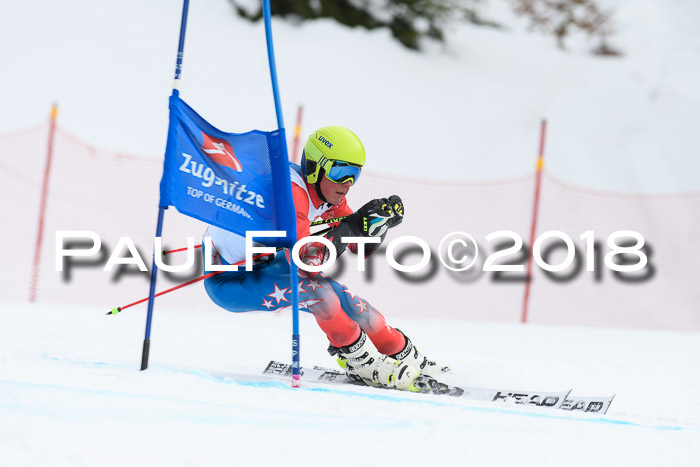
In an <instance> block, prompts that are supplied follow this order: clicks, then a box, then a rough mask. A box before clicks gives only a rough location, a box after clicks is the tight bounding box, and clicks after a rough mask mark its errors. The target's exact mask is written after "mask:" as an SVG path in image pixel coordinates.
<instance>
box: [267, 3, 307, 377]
mask: <svg viewBox="0 0 700 467" xmlns="http://www.w3.org/2000/svg"><path fill="white" fill-rule="evenodd" d="M263 19H264V21H265V38H266V39H267V59H268V61H269V63H270V78H271V79H272V94H273V95H274V98H275V111H276V113H277V127H278V128H280V129H281V130H284V119H283V118H282V105H281V103H280V92H279V86H278V84H277V67H276V66H275V49H274V47H273V45H272V21H271V20H270V0H263ZM282 148H283V149H282V150H283V151H284V160H289V155H288V154H287V144H286V141H285V144H283V145H282ZM289 263H290V264H289V274H290V277H291V287H292V386H294V387H298V386H299V376H300V370H301V366H300V364H299V276H298V275H297V266H296V264H295V263H294V260H293V259H291V257H290V260H289Z"/></svg>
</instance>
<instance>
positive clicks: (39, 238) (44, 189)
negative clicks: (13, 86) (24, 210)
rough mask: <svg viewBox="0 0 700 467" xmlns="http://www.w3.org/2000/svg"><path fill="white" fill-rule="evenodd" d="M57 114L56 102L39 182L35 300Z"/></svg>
mask: <svg viewBox="0 0 700 467" xmlns="http://www.w3.org/2000/svg"><path fill="white" fill-rule="evenodd" d="M57 116H58V104H53V105H52V106H51V119H50V120H49V144H48V147H47V150H46V165H45V166H44V181H43V183H42V184H41V204H40V206H39V227H38V229H37V233H36V244H35V245H34V263H33V264H32V278H31V282H30V284H29V301H30V302H34V301H36V290H37V285H38V282H39V263H40V260H41V246H42V241H43V238H44V218H45V217H46V199H47V198H48V195H49V179H50V176H51V159H52V158H53V140H54V135H55V134H56V117H57Z"/></svg>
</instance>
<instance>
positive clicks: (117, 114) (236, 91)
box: [0, 0, 700, 192]
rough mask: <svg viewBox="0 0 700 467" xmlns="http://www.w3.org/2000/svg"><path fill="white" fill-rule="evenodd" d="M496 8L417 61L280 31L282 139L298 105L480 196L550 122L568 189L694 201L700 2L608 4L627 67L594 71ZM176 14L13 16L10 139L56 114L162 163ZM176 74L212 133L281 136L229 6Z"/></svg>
mask: <svg viewBox="0 0 700 467" xmlns="http://www.w3.org/2000/svg"><path fill="white" fill-rule="evenodd" d="M491 3H492V4H494V6H493V8H492V10H493V11H492V12H490V16H491V17H493V18H494V19H496V20H499V21H502V22H503V23H504V24H505V25H506V28H505V29H504V30H494V29H489V28H477V27H473V26H469V25H464V26H454V27H452V28H451V30H450V31H448V34H447V43H446V45H445V46H444V47H443V46H440V45H437V44H434V43H432V44H431V43H428V44H427V46H426V49H427V50H426V52H425V53H416V52H412V51H409V50H407V49H405V48H403V47H402V46H401V45H400V44H398V43H397V42H396V41H394V40H392V39H390V37H389V32H388V31H385V30H377V31H365V30H363V29H350V28H345V27H340V26H338V25H336V24H334V23H333V22H331V21H329V20H319V21H314V22H309V23H304V24H302V25H294V24H290V23H287V22H284V21H277V20H274V21H273V29H274V36H275V41H276V42H275V47H276V55H277V64H278V72H279V79H280V91H281V97H282V103H283V108H284V116H285V120H286V126H287V128H288V129H293V128H294V123H295V122H294V119H295V116H296V109H297V106H298V105H299V104H303V105H304V109H305V110H304V122H303V125H304V132H305V133H307V132H309V131H311V130H312V129H313V128H318V127H320V126H325V125H328V124H341V125H345V126H347V127H349V128H352V129H353V130H354V131H355V132H356V133H357V134H358V135H360V137H361V138H362V139H363V142H364V143H365V146H366V148H367V151H368V161H369V168H370V169H372V170H376V171H379V172H384V173H387V172H391V173H395V174H400V175H420V176H424V177H430V178H438V179H445V178H450V179H458V180H483V179H494V178H503V177H510V176H519V175H524V174H530V173H532V172H533V171H534V160H535V157H536V152H537V144H538V137H539V123H540V120H541V119H542V118H547V119H548V121H549V123H550V128H549V136H548V143H547V149H546V159H547V167H548V170H550V171H551V173H553V174H554V175H557V176H559V177H560V178H563V179H564V180H567V181H569V182H572V183H576V184H579V185H583V186H587V187H591V188H599V189H606V190H614V191H632V192H677V191H684V190H700V177H698V176H697V174H698V173H700V144H698V142H697V137H696V128H697V125H698V123H699V122H700V91H699V89H700V88H699V87H698V86H697V83H698V82H700V35H699V34H698V33H697V18H700V2H697V1H696V0H617V1H612V0H609V1H606V2H605V3H606V4H607V5H610V6H612V7H613V8H614V9H615V11H616V16H615V25H616V29H617V33H616V35H615V36H614V38H613V43H614V44H615V45H616V46H618V47H619V48H620V49H622V50H623V51H624V52H625V56H624V57H623V58H601V57H595V56H592V55H590V54H589V53H588V49H590V48H592V47H593V46H594V45H595V44H594V43H590V42H585V41H582V40H578V41H573V42H572V43H571V49H572V50H571V51H570V52H569V53H566V52H562V51H560V50H558V49H557V48H556V47H555V46H554V40H553V39H552V38H550V37H545V36H542V35H537V34H532V33H528V32H527V31H526V30H525V29H526V28H525V27H524V24H525V23H524V22H523V21H522V20H516V19H513V18H511V17H510V16H509V15H508V14H507V13H506V12H505V11H506V10H507V8H505V7H504V5H503V4H502V2H496V1H492V2H491ZM180 11H181V2H179V1H175V0H151V1H149V2H142V1H138V0H124V1H121V2H94V1H89V0H66V1H62V2H52V1H48V0H41V1H32V2H5V4H4V5H3V13H2V15H0V55H1V56H2V57H3V63H4V68H3V69H4V72H3V76H2V78H1V79H2V86H3V89H4V90H5V92H3V93H2V94H0V108H2V109H3V112H2V113H0V132H5V131H9V130H14V129H19V128H23V127H26V126H28V125H31V124H34V123H35V122H37V121H38V120H40V119H41V118H42V117H43V116H44V115H47V114H48V110H49V107H50V103H51V102H53V101H58V102H59V104H60V117H59V122H60V124H61V125H62V126H64V127H65V128H67V129H69V130H71V131H72V132H73V133H76V134H78V135H80V136H81V137H82V138H84V139H87V140H89V141H91V142H93V143H94V144H97V145H100V146H104V147H107V148H110V149H112V150H116V151H119V152H130V153H139V154H150V155H153V156H154V157H159V156H160V155H162V153H163V149H164V145H165V136H166V131H167V118H168V113H167V96H168V94H169V92H170V88H171V85H172V81H171V80H172V74H173V69H174V61H175V55H176V53H175V52H176V50H177V48H176V45H177V37H178V32H179V24H180V20H179V16H180ZM183 66H184V68H183V82H182V87H181V91H182V97H183V98H184V99H185V100H186V101H187V102H188V103H190V104H191V105H192V106H193V107H194V108H195V109H197V110H198V111H199V112H200V113H201V114H202V115H204V116H205V117H206V118H207V119H208V120H209V121H210V122H212V123H213V124H214V125H216V126H218V127H220V128H222V129H225V130H228V131H238V132H241V131H247V130H250V129H252V128H259V129H272V128H275V127H276V122H275V117H274V110H273V101H272V93H271V88H270V82H269V77H268V70H267V58H266V55H265V41H264V31H263V25H262V23H261V22H260V23H249V22H247V21H245V20H242V19H240V18H237V17H236V16H235V14H234V13H233V11H232V8H231V6H230V4H229V2H228V1H226V0H195V1H193V2H191V6H190V15H189V23H188V29H187V40H186V45H185V55H184V65H183ZM291 133H292V132H291V131H290V134H291ZM426 161H430V163H426Z"/></svg>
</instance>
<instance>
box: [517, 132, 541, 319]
mask: <svg viewBox="0 0 700 467" xmlns="http://www.w3.org/2000/svg"><path fill="white" fill-rule="evenodd" d="M546 132H547V120H542V127H541V130H540V151H539V154H538V156H537V170H536V172H535V200H534V203H533V207H532V223H531V224H530V243H529V245H530V253H529V254H528V257H527V274H526V276H525V278H526V279H525V295H524V296H523V314H522V316H521V317H520V322H521V323H527V308H528V304H529V301H530V284H531V283H532V275H531V274H532V250H533V245H534V242H535V233H536V232H537V212H538V210H539V205H540V187H541V185H542V169H543V168H544V138H545V134H546Z"/></svg>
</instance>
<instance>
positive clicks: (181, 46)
mask: <svg viewBox="0 0 700 467" xmlns="http://www.w3.org/2000/svg"><path fill="white" fill-rule="evenodd" d="M189 8H190V0H183V3H182V21H181V22H180V40H179V42H178V46H177V59H176V61H175V80H174V82H173V95H175V96H177V95H178V94H179V93H180V92H179V90H178V86H179V84H180V75H181V74H182V56H183V53H184V50H185V29H186V28H187V11H188V10H189ZM166 209H168V207H167V206H159V207H158V223H157V225H156V237H160V236H161V234H162V233H163V217H164V216H165V210H166ZM156 254H160V252H156V251H155V250H154V251H153V264H152V269H151V287H150V290H149V292H148V314H147V315H146V336H145V337H144V339H143V350H142V351H141V371H143V370H145V369H146V368H148V353H149V351H150V348H151V322H152V321H153V301H154V299H155V297H154V295H155V293H156V278H157V277H158V268H157V267H156Z"/></svg>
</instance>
